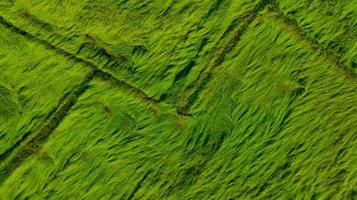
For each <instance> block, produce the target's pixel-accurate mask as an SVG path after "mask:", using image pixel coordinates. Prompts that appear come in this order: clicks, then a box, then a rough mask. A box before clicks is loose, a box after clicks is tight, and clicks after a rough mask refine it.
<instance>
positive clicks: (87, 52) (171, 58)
mask: <svg viewBox="0 0 357 200" xmlns="http://www.w3.org/2000/svg"><path fill="white" fill-rule="evenodd" d="M109 2H111V3H109ZM260 2H261V1H258V0H254V1H251V0H243V1H241V0H240V1H211V0H203V1H188V2H187V1H149V0H145V1H123V2H120V1H118V2H114V1H96V2H92V1H80V2H79V1H78V2H75V3H74V2H71V1H63V2H62V1H61V3H58V2H57V1H54V0H47V1H42V2H37V1H35V2H28V1H27V0H19V1H16V2H15V3H14V4H13V5H12V6H10V7H8V8H4V10H3V11H2V13H3V14H4V15H5V16H6V17H5V18H6V19H8V20H9V21H11V22H13V23H14V24H15V25H16V26H18V27H21V28H22V29H23V30H25V31H28V32H30V33H31V34H33V35H36V36H37V37H40V38H41V39H43V40H45V41H48V42H49V43H51V44H52V45H54V46H56V47H59V48H62V49H65V50H67V51H68V52H70V53H72V54H74V55H77V56H79V57H82V58H84V59H86V60H90V61H91V62H93V63H95V64H96V65H97V66H99V67H101V68H103V69H105V70H107V71H109V72H110V73H112V74H114V75H115V76H116V77H118V78H120V79H124V78H125V79H126V81H127V82H129V83H131V84H132V85H136V86H137V87H140V88H142V90H144V91H145V92H146V93H147V94H148V95H150V96H153V97H155V98H156V99H159V98H160V96H161V95H163V93H164V92H165V91H166V90H169V89H171V88H175V89H176V90H177V91H178V92H180V88H182V87H183V85H185V86H186V85H187V83H189V82H192V81H194V80H195V75H197V73H199V72H200V71H201V70H202V67H204V66H206V65H207V62H209V61H210V59H211V57H212V52H213V51H214V50H215V48H216V47H217V45H218V44H219V43H220V42H222V40H223V41H224V39H225V38H226V37H229V36H230V34H231V32H233V31H234V29H235V28H236V27H237V26H238V25H239V24H240V23H242V22H244V20H243V18H244V16H250V15H254V12H255V9H256V7H257V6H258V5H259V4H260ZM113 5H115V6H113ZM69 8H70V9H69ZM143 13H145V17H143ZM217 16H219V17H217ZM103 20H104V21H105V23H103ZM200 63H202V64H201V65H199V66H196V65H198V64H200ZM205 64H206V65H205ZM191 72H193V73H194V75H192V73H191ZM190 73H191V75H190V77H187V76H188V74H190ZM173 93H174V92H173ZM173 93H170V94H169V95H171V96H174V94H173Z"/></svg>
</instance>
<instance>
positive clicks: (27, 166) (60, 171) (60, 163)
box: [0, 80, 186, 199]
mask: <svg viewBox="0 0 357 200" xmlns="http://www.w3.org/2000/svg"><path fill="white" fill-rule="evenodd" d="M162 110H166V111H165V112H163V111H162ZM185 123H186V120H183V119H181V118H178V117H177V115H176V114H175V112H173V110H172V109H170V108H166V107H165V106H164V107H162V106H158V105H154V104H150V103H145V102H144V101H143V100H142V99H140V98H138V97H136V96H133V95H132V94H131V93H130V92H127V91H123V90H122V89H120V88H115V87H113V86H112V85H111V84H109V83H106V82H102V81H98V80H94V81H93V82H92V83H91V84H90V86H89V89H88V90H87V91H86V92H85V93H84V94H83V95H82V96H81V97H80V98H79V99H78V101H77V104H76V105H75V106H74V107H73V109H72V111H71V112H70V114H69V115H68V116H67V117H66V118H65V119H64V121H63V122H62V123H61V124H60V126H59V127H58V128H57V129H56V130H55V131H54V132H53V133H52V135H51V136H50V138H49V140H48V142H47V143H46V144H45V145H44V147H43V149H40V151H39V152H38V153H37V154H36V155H35V156H34V157H33V158H30V159H28V160H27V161H25V162H24V163H23V164H22V165H21V166H20V167H19V168H18V169H17V170H15V171H14V172H13V173H12V175H11V176H10V177H9V178H8V179H7V180H6V182H5V183H4V184H3V187H2V188H1V189H0V194H3V195H5V197H6V198H10V199H12V198H14V197H15V196H17V197H19V198H26V197H27V198H32V197H33V195H35V196H36V197H37V198H38V197H40V196H41V198H44V199H48V198H50V197H51V198H55V199H56V198H59V199H63V198H64V199H66V198H78V199H82V198H85V199H87V198H89V199H119V197H126V198H128V197H130V196H133V195H135V192H136V190H137V189H135V188H137V187H147V188H150V187H152V188H151V189H152V190H153V191H154V192H155V191H156V194H157V195H159V194H160V193H159V191H160V185H161V184H162V185H164V184H167V183H165V182H164V179H163V180H160V182H157V183H156V181H157V178H158V177H159V176H161V175H160V173H163V172H165V170H164V169H166V171H168V172H171V173H173V172H174V169H171V168H170V166H173V161H175V160H178V159H179V157H177V158H175V156H177V155H178V152H179V150H180V148H179V146H180V145H181V143H180V142H179V140H178V138H179V137H180V134H179V133H180V132H182V131H183V130H184V129H185ZM20 177H21V180H22V181H18V178H20ZM78 182H81V184H79V185H78V187H73V184H75V183H78ZM33 183H36V184H34V185H33V187H31V188H28V190H27V189H26V190H22V189H20V190H19V189H18V188H23V187H26V185H29V184H33ZM154 184H155V187H153V186H154ZM163 187H164V186H163ZM38 192H40V193H38ZM137 192H138V193H139V195H140V196H141V197H143V196H144V195H147V196H151V195H153V194H155V193H151V194H150V193H140V190H139V191H137ZM38 195H40V196H38ZM110 195H114V196H110ZM161 195H162V194H161Z"/></svg>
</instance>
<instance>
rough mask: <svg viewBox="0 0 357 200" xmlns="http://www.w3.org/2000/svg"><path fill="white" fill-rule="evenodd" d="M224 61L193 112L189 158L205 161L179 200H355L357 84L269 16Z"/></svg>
mask: <svg viewBox="0 0 357 200" xmlns="http://www.w3.org/2000/svg"><path fill="white" fill-rule="evenodd" d="M258 46H259V48H257V47H258ZM225 60H226V61H225V62H223V64H222V65H221V66H219V67H218V68H217V69H216V70H214V72H213V74H212V76H213V78H211V80H210V82H209V83H208V84H207V85H206V87H205V89H204V90H203V91H202V93H200V95H199V97H198V99H197V100H196V103H195V105H194V106H193V107H192V109H191V112H192V114H193V115H194V116H195V117H194V118H195V121H196V122H197V123H196V124H195V125H194V126H193V127H192V128H191V130H192V131H191V132H190V133H189V136H188V137H192V138H194V139H191V141H194V142H191V143H188V145H189V146H188V147H189V148H190V149H194V150H195V151H193V152H196V153H194V154H191V155H190V157H191V158H192V160H194V162H195V169H197V170H199V169H201V168H202V163H206V164H205V170H202V171H201V173H200V175H199V176H198V177H197V182H195V184H194V185H193V186H192V187H190V188H189V189H188V191H186V192H185V193H186V194H187V196H185V197H184V198H183V199H189V198H192V199H209V198H212V199H280V198H281V199H296V198H297V197H298V196H299V195H300V197H301V195H303V196H304V198H307V199H309V198H312V197H314V196H315V197H317V198H320V197H321V198H327V199H350V198H351V197H352V196H353V193H354V190H353V187H344V189H341V188H342V187H343V186H344V185H350V186H353V185H355V184H356V179H354V178H353V177H354V176H355V167H356V163H354V161H355V159H353V157H355V152H354V150H353V146H355V145H356V143H355V142H356V130H357V125H356V123H354V122H355V121H356V115H355V114H354V113H355V112H356V111H357V110H356V105H357V91H356V79H354V77H351V76H350V75H349V74H348V73H345V72H344V71H343V70H342V71H341V70H340V69H338V66H336V65H335V63H333V62H330V61H329V59H328V58H326V57H323V56H321V55H320V53H319V52H316V51H315V50H314V49H313V48H311V46H310V45H309V43H306V41H304V40H301V37H300V35H299V34H297V33H296V32H295V31H293V30H291V29H289V28H288V27H287V26H286V24H280V23H277V22H276V20H275V18H274V17H271V16H270V15H268V14H267V15H265V14H263V15H261V16H259V17H258V18H257V19H256V20H255V21H254V22H253V23H252V24H251V25H250V26H249V27H248V29H247V31H246V32H245V34H244V35H243V36H242V38H241V40H240V42H239V43H238V45H237V46H236V47H235V48H234V50H232V52H231V53H230V54H228V55H227V56H226V59H225ZM222 140H223V141H222ZM217 146H218V147H219V148H217ZM197 152H200V153H205V154H212V152H214V155H213V156H211V157H210V159H208V161H207V160H206V161H205V162H202V161H199V160H200V159H199V158H200V156H202V155H200V153H197ZM353 160H354V161H353ZM343 177H344V178H343ZM223 183H234V184H232V185H230V184H223ZM306 184H307V185H310V186H313V187H312V188H310V189H308V190H307V189H306ZM221 185H224V187H221ZM237 185H239V187H237ZM283 188H288V189H289V188H294V189H293V190H284V189H283ZM213 191H214V192H213ZM307 191H308V192H307ZM272 194H273V195H274V196H272ZM223 195H226V196H223Z"/></svg>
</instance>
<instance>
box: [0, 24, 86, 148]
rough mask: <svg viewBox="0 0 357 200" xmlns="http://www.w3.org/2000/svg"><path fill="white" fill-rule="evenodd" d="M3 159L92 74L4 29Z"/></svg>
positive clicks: (0, 40) (0, 39)
mask: <svg viewBox="0 0 357 200" xmlns="http://www.w3.org/2000/svg"><path fill="white" fill-rule="evenodd" d="M0 46H1V51H0V95H1V96H0V99H1V100H0V101H1V102H3V103H2V104H1V109H0V112H1V113H4V114H5V115H4V116H3V115H2V116H1V118H0V120H1V123H0V138H1V140H0V155H1V154H3V153H5V151H7V150H8V149H9V148H11V147H12V146H13V145H15V144H16V143H17V142H18V141H20V140H21V138H22V137H23V136H24V135H26V134H28V133H29V132H31V131H34V130H35V129H36V128H38V127H39V126H40V125H41V122H42V121H43V120H45V119H46V118H47V117H48V115H49V113H50V112H52V111H53V110H54V109H55V108H56V107H57V105H58V104H59V103H60V101H61V99H62V97H63V96H64V95H65V94H66V93H68V92H69V91H70V90H71V89H72V88H73V87H74V86H75V85H77V84H78V83H79V82H81V81H82V80H84V78H85V77H86V75H87V74H88V72H89V70H88V69H86V68H85V67H84V66H82V65H80V64H77V63H75V62H71V61H69V60H68V59H66V58H65V57H64V56H60V55H58V54H56V53H55V52H53V51H52V50H49V49H46V48H44V47H43V46H40V45H39V44H36V43H33V42H31V41H27V40H26V39H24V38H23V37H21V36H19V35H17V34H14V32H12V31H10V30H8V29H6V27H4V26H3V25H0Z"/></svg>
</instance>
